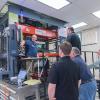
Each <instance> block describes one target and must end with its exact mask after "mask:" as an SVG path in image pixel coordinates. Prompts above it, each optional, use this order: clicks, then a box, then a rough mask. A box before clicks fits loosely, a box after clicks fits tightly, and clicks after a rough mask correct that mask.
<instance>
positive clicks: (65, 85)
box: [48, 56, 80, 100]
mask: <svg viewBox="0 0 100 100" xmlns="http://www.w3.org/2000/svg"><path fill="white" fill-rule="evenodd" d="M79 79H80V68H79V66H77V65H76V63H74V62H73V61H72V60H71V59H70V57H68V56H66V57H63V58H61V59H60V60H59V62H57V63H55V64H54V65H53V66H52V68H51V70H50V73H49V77H48V82H49V83H52V84H56V93H55V97H56V100H78V95H79V93H78V81H79Z"/></svg>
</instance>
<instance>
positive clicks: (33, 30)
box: [16, 23, 57, 39]
mask: <svg viewBox="0 0 100 100" xmlns="http://www.w3.org/2000/svg"><path fill="white" fill-rule="evenodd" d="M16 25H17V26H20V27H21V29H22V33H23V34H24V35H33V34H36V35H38V36H40V37H44V38H50V39H52V38H53V39H54V38H57V32H53V31H50V30H45V29H42V28H37V27H33V26H27V25H21V24H18V23H17V24H16Z"/></svg>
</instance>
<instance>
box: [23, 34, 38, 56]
mask: <svg viewBox="0 0 100 100" xmlns="http://www.w3.org/2000/svg"><path fill="white" fill-rule="evenodd" d="M36 40H37V36H36V35H32V38H31V39H28V40H25V41H22V42H21V47H24V46H25V55H26V57H37V43H36Z"/></svg>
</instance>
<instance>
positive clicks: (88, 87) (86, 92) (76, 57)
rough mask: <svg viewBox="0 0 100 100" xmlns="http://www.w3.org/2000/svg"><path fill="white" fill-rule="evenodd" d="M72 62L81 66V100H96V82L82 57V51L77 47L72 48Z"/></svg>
mask: <svg viewBox="0 0 100 100" xmlns="http://www.w3.org/2000/svg"><path fill="white" fill-rule="evenodd" d="M70 56H71V57H72V60H73V61H74V62H75V63H76V64H77V65H79V66H80V79H81V84H80V88H79V93H80V95H79V100H95V95H96V89H97V86H96V81H95V79H94V77H93V75H92V74H91V71H90V69H89V67H88V66H87V65H86V63H85V62H84V60H83V59H82V58H81V56H80V50H79V49H78V48H76V47H73V48H72V51H71V55H70Z"/></svg>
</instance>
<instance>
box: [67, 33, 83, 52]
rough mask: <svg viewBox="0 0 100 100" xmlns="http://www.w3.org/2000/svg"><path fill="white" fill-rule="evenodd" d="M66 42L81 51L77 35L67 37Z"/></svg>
mask: <svg viewBox="0 0 100 100" xmlns="http://www.w3.org/2000/svg"><path fill="white" fill-rule="evenodd" d="M67 41H68V42H70V43H71V44H72V47H77V48H78V49H79V50H80V51H81V41H80V38H79V36H78V35H77V34H75V33H72V34H70V35H68V36H67Z"/></svg>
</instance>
